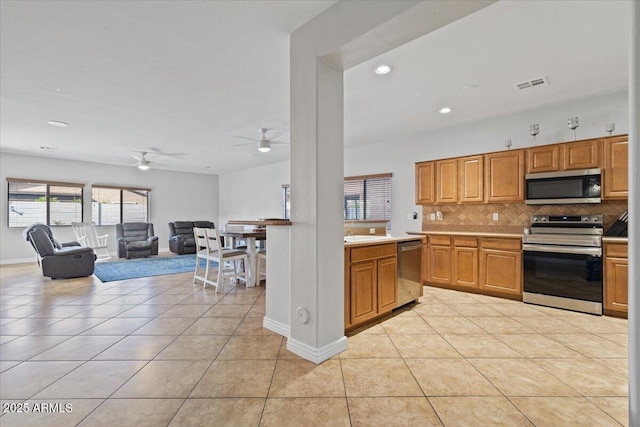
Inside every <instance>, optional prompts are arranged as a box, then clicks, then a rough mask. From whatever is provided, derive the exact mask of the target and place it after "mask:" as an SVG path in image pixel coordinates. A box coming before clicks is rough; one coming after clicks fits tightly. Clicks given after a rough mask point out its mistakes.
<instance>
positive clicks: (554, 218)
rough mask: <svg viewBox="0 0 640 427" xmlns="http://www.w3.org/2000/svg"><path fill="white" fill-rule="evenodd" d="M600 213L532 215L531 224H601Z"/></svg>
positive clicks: (601, 217)
mask: <svg viewBox="0 0 640 427" xmlns="http://www.w3.org/2000/svg"><path fill="white" fill-rule="evenodd" d="M603 220H604V218H603V216H602V215H533V216H532V217H531V224H545V223H546V224H558V225H560V224H566V225H569V224H576V223H582V224H585V225H596V226H597V225H600V226H601V225H602V223H603Z"/></svg>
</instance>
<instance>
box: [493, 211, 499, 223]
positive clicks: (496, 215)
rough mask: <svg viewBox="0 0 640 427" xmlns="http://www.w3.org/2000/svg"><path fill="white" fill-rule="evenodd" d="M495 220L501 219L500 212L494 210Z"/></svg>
mask: <svg viewBox="0 0 640 427" xmlns="http://www.w3.org/2000/svg"><path fill="white" fill-rule="evenodd" d="M493 220H494V221H499V220H500V214H499V213H498V212H494V213H493Z"/></svg>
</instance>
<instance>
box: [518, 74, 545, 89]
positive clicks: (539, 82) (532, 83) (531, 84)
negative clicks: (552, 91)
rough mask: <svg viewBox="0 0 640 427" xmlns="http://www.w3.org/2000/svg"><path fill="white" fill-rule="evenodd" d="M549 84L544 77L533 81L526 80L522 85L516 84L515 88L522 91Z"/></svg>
mask: <svg viewBox="0 0 640 427" xmlns="http://www.w3.org/2000/svg"><path fill="white" fill-rule="evenodd" d="M548 84H549V83H548V82H547V79H545V78H544V77H539V78H537V79H533V80H528V81H526V82H522V83H518V84H516V87H517V88H518V89H520V90H522V89H527V88H530V87H536V86H542V85H548Z"/></svg>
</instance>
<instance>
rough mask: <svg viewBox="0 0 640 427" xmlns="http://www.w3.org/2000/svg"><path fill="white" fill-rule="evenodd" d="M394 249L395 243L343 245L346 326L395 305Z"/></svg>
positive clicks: (359, 323) (383, 312)
mask: <svg viewBox="0 0 640 427" xmlns="http://www.w3.org/2000/svg"><path fill="white" fill-rule="evenodd" d="M396 252H397V244H396V243H387V244H382V245H369V246H359V247H354V248H347V249H345V280H346V283H345V289H346V290H345V329H346V328H352V327H355V326H358V325H361V324H363V323H366V322H367V321H369V320H371V319H374V318H376V317H378V316H380V315H382V314H385V313H388V312H390V311H391V310H393V309H394V308H395V307H396V302H397V299H398V298H397V296H398V294H397V292H398V290H397V288H398V261H397V255H396ZM347 265H348V271H347V269H346V266H347Z"/></svg>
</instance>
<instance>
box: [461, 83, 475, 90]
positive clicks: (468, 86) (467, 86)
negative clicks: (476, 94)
mask: <svg viewBox="0 0 640 427" xmlns="http://www.w3.org/2000/svg"><path fill="white" fill-rule="evenodd" d="M477 87H478V85H474V84H470V85H465V86H462V90H474V89H475V88H477Z"/></svg>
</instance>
